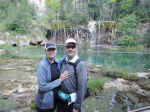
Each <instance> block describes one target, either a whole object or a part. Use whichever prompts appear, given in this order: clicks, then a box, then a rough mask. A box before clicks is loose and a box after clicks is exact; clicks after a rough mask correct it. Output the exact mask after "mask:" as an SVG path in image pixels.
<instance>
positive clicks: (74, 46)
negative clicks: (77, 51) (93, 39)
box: [66, 45, 76, 49]
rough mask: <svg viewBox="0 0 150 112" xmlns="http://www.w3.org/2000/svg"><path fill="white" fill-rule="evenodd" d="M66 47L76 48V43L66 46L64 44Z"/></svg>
mask: <svg viewBox="0 0 150 112" xmlns="http://www.w3.org/2000/svg"><path fill="white" fill-rule="evenodd" d="M66 48H67V49H70V48H71V49H74V48H76V45H68V46H66Z"/></svg>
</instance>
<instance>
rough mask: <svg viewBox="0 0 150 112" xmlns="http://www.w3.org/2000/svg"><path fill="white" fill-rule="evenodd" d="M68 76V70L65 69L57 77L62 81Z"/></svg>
mask: <svg viewBox="0 0 150 112" xmlns="http://www.w3.org/2000/svg"><path fill="white" fill-rule="evenodd" d="M67 78H68V72H67V71H65V72H64V73H63V74H61V75H60V77H59V79H60V80H61V81H64V80H65V79H67Z"/></svg>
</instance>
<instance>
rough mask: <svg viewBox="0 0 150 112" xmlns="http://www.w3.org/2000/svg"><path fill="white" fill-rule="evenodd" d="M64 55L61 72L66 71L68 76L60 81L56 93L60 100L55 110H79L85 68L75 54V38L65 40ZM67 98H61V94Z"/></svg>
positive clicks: (83, 92) (63, 111) (83, 87)
mask: <svg viewBox="0 0 150 112" xmlns="http://www.w3.org/2000/svg"><path fill="white" fill-rule="evenodd" d="M65 48H66V55H67V56H65V57H64V58H63V59H62V61H61V66H60V69H61V73H64V72H65V71H66V72H68V74H69V78H68V79H66V80H65V81H63V82H62V84H61V89H60V91H59V93H58V95H59V97H60V99H61V102H60V103H59V104H58V110H57V112H81V107H82V103H83V100H84V97H85V92H86V91H87V68H86V65H85V63H84V62H83V61H81V60H80V59H79V57H78V54H77V43H76V40H74V39H72V38H70V39H67V40H66V42H65ZM67 95H69V96H70V97H68V98H69V99H67V100H65V99H64V100H63V97H62V96H67Z"/></svg>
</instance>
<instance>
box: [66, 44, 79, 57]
mask: <svg viewBox="0 0 150 112" xmlns="http://www.w3.org/2000/svg"><path fill="white" fill-rule="evenodd" d="M76 52H77V48H76V44H74V43H68V44H67V45H66V53H67V56H68V57H69V58H73V57H74V56H75V55H76Z"/></svg>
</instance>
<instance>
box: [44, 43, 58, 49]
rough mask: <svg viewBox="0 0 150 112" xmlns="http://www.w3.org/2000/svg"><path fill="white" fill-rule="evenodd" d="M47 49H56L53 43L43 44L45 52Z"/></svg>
mask: <svg viewBox="0 0 150 112" xmlns="http://www.w3.org/2000/svg"><path fill="white" fill-rule="evenodd" d="M48 48H55V49H56V44H55V43H53V42H47V43H46V44H45V49H46V50H47V49H48Z"/></svg>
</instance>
